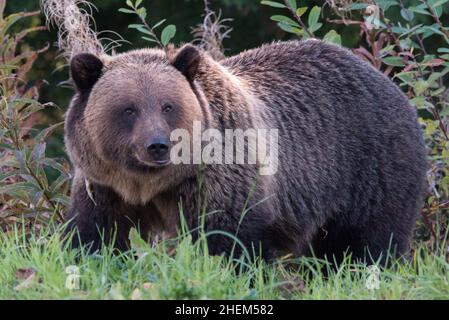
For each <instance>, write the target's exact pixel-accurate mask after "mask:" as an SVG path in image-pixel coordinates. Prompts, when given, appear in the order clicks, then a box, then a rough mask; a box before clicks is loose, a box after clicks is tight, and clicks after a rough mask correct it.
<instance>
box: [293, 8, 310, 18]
mask: <svg viewBox="0 0 449 320" xmlns="http://www.w3.org/2000/svg"><path fill="white" fill-rule="evenodd" d="M307 9H308V8H307V7H301V8H298V10H296V15H297V16H298V17H301V16H302V15H303V14H304V13H306V11H307Z"/></svg>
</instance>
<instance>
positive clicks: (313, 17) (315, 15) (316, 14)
mask: <svg viewBox="0 0 449 320" xmlns="http://www.w3.org/2000/svg"><path fill="white" fill-rule="evenodd" d="M320 13H321V8H320V7H318V6H315V7H313V8H312V10H311V11H310V13H309V19H308V22H309V27H312V26H313V25H316V24H317V23H318V19H319V18H320Z"/></svg>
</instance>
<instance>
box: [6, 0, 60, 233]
mask: <svg viewBox="0 0 449 320" xmlns="http://www.w3.org/2000/svg"><path fill="white" fill-rule="evenodd" d="M4 7H5V0H0V93H1V100H0V227H1V228H2V229H3V230H8V229H9V227H10V226H11V225H12V223H16V222H18V223H20V222H22V221H23V222H24V223H25V227H30V226H40V225H41V223H42V222H45V223H46V222H48V221H51V220H54V219H56V220H62V211H63V207H64V205H66V204H67V196H66V194H67V188H68V183H67V181H68V178H69V175H68V166H64V165H63V164H62V163H61V162H59V161H58V160H57V159H52V158H47V157H46V156H45V148H46V142H45V141H46V138H47V137H48V135H49V134H50V133H51V131H52V130H53V129H54V128H56V127H57V126H59V125H60V123H59V124H55V125H52V126H49V127H47V128H43V129H40V130H37V129H36V128H35V125H36V124H37V123H38V121H39V118H40V115H39V111H41V110H43V109H44V108H46V107H48V106H50V105H51V104H41V103H39V102H38V101H37V98H38V90H39V86H40V84H41V83H34V84H33V83H29V82H27V81H25V80H24V79H25V78H26V74H27V72H28V71H29V70H30V69H31V67H32V65H33V63H34V61H35V60H36V58H37V57H38V55H39V54H40V53H41V52H43V51H45V50H46V49H47V48H42V49H40V50H24V51H23V52H20V50H18V45H19V43H20V42H21V41H22V40H23V39H24V38H25V37H26V36H27V35H28V34H29V33H31V32H36V31H39V30H42V29H44V28H43V27H32V28H27V29H24V30H23V31H21V32H20V33H17V34H15V35H12V34H10V33H9V31H10V28H11V27H12V26H13V25H14V24H15V23H17V22H18V21H19V20H21V19H23V18H25V17H30V16H33V15H36V14H38V13H39V12H31V13H15V14H11V15H9V16H6V17H4V16H3V9H4ZM50 168H51V169H53V170H57V171H59V176H58V178H57V179H56V180H54V181H52V182H50V181H49V179H48V175H47V171H48V170H49V169H50ZM35 222H37V223H35Z"/></svg>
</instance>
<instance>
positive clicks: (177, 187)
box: [66, 40, 426, 259]
mask: <svg viewBox="0 0 449 320" xmlns="http://www.w3.org/2000/svg"><path fill="white" fill-rule="evenodd" d="M74 59H76V57H75V58H74ZM98 59H99V60H100V61H101V62H102V64H103V68H102V69H101V75H100V76H99V77H98V79H94V80H95V81H94V82H95V84H94V85H93V86H91V88H89V89H86V88H85V87H84V86H83V84H84V83H85V82H81V83H80V81H79V80H77V81H75V83H76V84H77V88H78V90H77V93H76V95H75V96H74V98H73V100H72V103H71V105H70V107H69V110H68V113H67V118H66V146H67V150H68V152H69V155H70V158H71V160H72V162H73V165H74V167H75V179H74V183H73V188H72V205H71V209H70V212H69V214H68V217H67V218H68V219H71V221H72V226H73V227H74V226H77V227H78V230H79V232H80V240H81V242H83V243H93V248H94V249H96V248H99V246H100V245H101V242H100V240H99V239H100V237H99V232H98V231H101V232H102V233H104V235H105V239H110V237H111V236H110V235H111V233H112V232H114V231H117V239H116V244H117V246H118V247H119V248H126V246H127V236H128V232H129V229H130V227H131V226H132V225H135V226H138V227H139V228H140V230H141V232H142V234H143V235H145V236H147V235H148V233H150V234H152V235H154V234H157V233H160V232H168V233H170V234H174V233H175V232H176V230H177V227H178V226H179V205H180V206H181V207H182V212H183V214H184V216H185V218H186V221H187V223H188V226H189V227H190V228H191V229H192V230H197V227H198V224H199V219H198V217H199V214H200V213H201V212H207V213H210V214H208V215H207V217H206V220H205V229H206V231H207V232H211V231H213V230H221V231H225V232H228V233H230V234H233V235H236V236H237V237H238V238H239V239H240V240H241V241H242V243H243V244H244V245H245V246H246V248H247V249H248V250H249V251H255V252H259V250H261V252H262V255H263V257H265V258H267V259H271V258H274V257H275V256H276V255H278V254H279V253H282V252H293V253H294V254H295V255H297V256H300V255H304V254H310V250H313V251H314V253H315V254H316V255H318V256H323V255H325V254H327V255H332V254H334V255H337V256H339V255H341V253H342V252H343V251H345V250H346V249H348V248H349V249H350V250H351V251H352V252H353V254H354V256H355V257H359V258H363V257H365V256H366V249H367V248H368V249H369V251H370V254H371V256H372V257H373V258H374V259H377V258H378V257H380V256H381V255H383V256H384V257H385V254H386V253H387V251H391V252H394V253H395V254H396V255H401V254H404V253H406V252H407V250H408V245H409V239H410V236H411V233H412V230H413V227H414V223H415V219H416V216H417V214H418V211H419V209H420V206H421V201H422V194H423V190H424V186H425V183H424V180H425V170H426V160H425V147H424V144H423V140H422V136H421V132H420V128H419V125H418V123H417V117H416V112H415V110H414V109H413V108H412V107H411V106H410V104H409V102H408V100H407V98H406V97H405V95H404V94H403V93H402V92H401V91H400V90H399V88H397V87H396V86H395V85H394V84H393V83H392V82H391V81H390V80H389V79H388V78H386V77H385V76H384V75H382V74H380V73H379V72H378V71H376V70H375V69H374V68H372V67H371V66H370V65H369V64H367V63H365V62H363V61H361V60H360V59H358V58H357V57H355V56H354V55H352V54H351V53H350V52H349V51H347V50H345V49H342V48H339V47H337V46H334V45H330V44H326V43H323V42H320V41H317V40H308V41H302V42H301V41H291V42H275V43H272V44H268V45H264V46H262V47H260V48H257V49H253V50H249V51H245V52H243V53H241V54H239V55H237V56H234V57H231V58H227V59H224V60H222V61H220V62H217V61H215V60H214V59H212V58H211V57H210V56H209V55H208V54H207V52H202V51H200V50H198V49H196V48H195V47H193V46H191V45H186V46H184V47H183V48H181V49H178V50H177V49H172V50H171V51H169V52H168V53H167V52H164V51H162V50H154V49H145V50H137V51H130V52H127V53H124V54H120V55H116V56H106V55H104V56H100V57H98ZM95 64H96V62H94V65H95ZM78 72H81V73H82V70H79V68H78V67H77V65H76V64H72V77H73V78H74V79H75V78H76V77H77V76H76V74H75V73H78ZM92 74H95V72H93V73H92ZM94 77H96V76H94ZM91 80H92V79H86V81H87V82H89V81H91ZM167 101H170V103H171V104H174V105H176V107H175V110H174V111H173V112H172V113H170V115H169V116H167V115H165V114H163V113H161V112H160V111H159V110H160V108H161V106H163V105H164V104H166V103H167ZM129 105H133V106H137V107H136V108H137V111H136V112H138V113H137V114H136V116H135V117H136V118H135V120H133V121H134V122H133V123H132V124H128V125H127V126H125V124H124V123H125V122H126V121H128V120H125V119H124V117H123V114H122V113H121V112H122V111H121V110H123V108H126V106H129ZM194 120H199V121H201V123H202V129H203V130H205V129H207V128H217V129H219V130H221V131H222V132H224V130H225V129H227V128H232V129H236V128H240V129H247V128H256V129H257V128H269V129H270V128H276V129H279V169H278V172H277V173H276V174H275V175H272V176H260V175H259V174H258V165H237V164H234V165H207V166H200V165H167V166H163V167H147V166H145V165H144V163H145V161H143V162H141V161H139V159H141V157H142V154H143V153H140V152H141V150H140V149H141V145H143V140H142V139H145V137H151V136H154V135H155V134H156V133H157V134H160V133H161V132H162V133H166V132H169V131H170V130H173V129H176V128H183V129H186V130H188V131H191V130H192V124H193V121H194ZM139 157H140V158H139ZM86 179H87V181H89V182H90V184H91V186H92V193H93V199H91V198H92V197H90V196H89V194H88V192H87V190H86V183H85V180H86ZM94 201H95V202H96V204H95V203H94ZM242 212H245V215H244V218H243V219H242ZM194 235H195V233H194ZM208 243H209V250H210V252H211V253H213V254H219V253H223V252H224V253H228V254H229V253H230V251H231V249H232V247H233V244H234V241H233V239H232V238H230V237H226V236H224V235H222V234H214V235H211V236H210V237H209V238H208ZM260 248H261V249H260ZM240 252H241V250H240V249H239V247H238V246H237V251H236V253H237V254H239V253H240Z"/></svg>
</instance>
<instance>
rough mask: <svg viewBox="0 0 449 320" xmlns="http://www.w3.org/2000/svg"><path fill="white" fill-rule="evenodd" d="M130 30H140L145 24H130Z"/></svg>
mask: <svg viewBox="0 0 449 320" xmlns="http://www.w3.org/2000/svg"><path fill="white" fill-rule="evenodd" d="M128 28H129V29H139V28H144V25H143V24H130V25H128Z"/></svg>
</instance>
